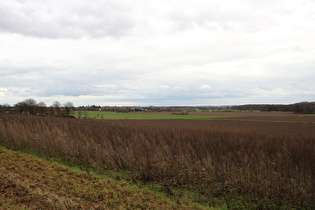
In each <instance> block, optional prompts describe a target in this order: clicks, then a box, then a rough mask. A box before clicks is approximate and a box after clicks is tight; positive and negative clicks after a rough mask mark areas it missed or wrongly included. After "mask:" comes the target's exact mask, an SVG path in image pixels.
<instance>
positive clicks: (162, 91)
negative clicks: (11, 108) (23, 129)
mask: <svg viewBox="0 0 315 210" xmlns="http://www.w3.org/2000/svg"><path fill="white" fill-rule="evenodd" d="M0 5H1V6H0V14H1V16H2V17H3V18H1V19H0V43H1V48H0V104H3V103H9V104H14V103H16V102H18V101H21V100H23V99H25V98H29V97H33V98H35V99H36V100H38V101H44V102H46V103H47V104H49V103H51V102H52V101H54V100H59V101H62V102H63V101H72V102H74V104H75V105H88V104H90V105H91V104H96V105H182V104H189V105H196V104H243V103H294V102H298V101H314V99H315V93H314V90H315V76H314V69H315V41H314V38H313V37H315V25H314V24H313V23H314V20H315V12H314V11H315V2H313V1H293V0H292V1H281V0H279V1H263V2H260V1H249V0H243V1H241V0H237V1H235V0H234V1H232V0H224V1H202V0H197V1H179V0H172V1H163V0H162V1H144V0H136V1H132V2H131V1H114V0H106V1H100V0H96V1H93V2H88V1H83V0H79V1H61V0H55V1H39V0H32V1H24V0H16V1H14V0H12V1H5V0H0Z"/></svg>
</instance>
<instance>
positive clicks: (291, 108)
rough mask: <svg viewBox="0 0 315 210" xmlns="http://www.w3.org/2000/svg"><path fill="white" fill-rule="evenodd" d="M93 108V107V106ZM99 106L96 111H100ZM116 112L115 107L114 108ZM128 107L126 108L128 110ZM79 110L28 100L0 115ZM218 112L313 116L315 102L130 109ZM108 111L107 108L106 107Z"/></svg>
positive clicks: (1, 107) (58, 113) (7, 107)
mask: <svg viewBox="0 0 315 210" xmlns="http://www.w3.org/2000/svg"><path fill="white" fill-rule="evenodd" d="M94 107H95V106H94ZM85 108H86V109H89V108H91V107H83V109H85ZM100 108H101V107H100V106H99V108H98V109H93V110H101V109H100ZM114 108H115V109H114V110H116V109H117V107H116V106H115V107H114ZM128 108H130V107H126V109H128ZM77 109H80V110H82V107H79V108H78V107H75V106H74V105H73V103H72V102H66V103H63V104H61V103H60V102H59V101H55V102H53V103H52V105H51V106H46V104H45V103H44V102H39V103H37V102H36V100H35V99H32V98H28V99H25V100H24V101H22V102H18V103H16V104H15V105H14V106H10V105H8V104H3V105H0V112H2V113H15V114H29V115H40V116H47V115H48V116H60V117H70V116H71V112H72V111H74V110H77ZM197 109H199V110H219V111H264V112H270V111H283V112H294V113H297V114H315V102H299V103H295V104H245V105H238V106H210V107H208V106H201V107H198V106H187V107H185V106H173V107H168V106H160V107H153V106H150V107H142V108H141V109H139V108H137V109H132V110H133V111H141V110H146V111H169V110H170V111H174V110H176V111H181V110H182V111H185V110H188V111H189V110H191V111H193V110H197ZM106 110H109V107H108V106H107V107H106Z"/></svg>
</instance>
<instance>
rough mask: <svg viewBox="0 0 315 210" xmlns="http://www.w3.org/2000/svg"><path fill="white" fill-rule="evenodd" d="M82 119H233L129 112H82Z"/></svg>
mask: <svg viewBox="0 0 315 210" xmlns="http://www.w3.org/2000/svg"><path fill="white" fill-rule="evenodd" d="M73 115H74V116H75V117H77V118H79V112H78V111H76V112H74V114H73ZM80 116H81V118H83V117H88V118H89V117H90V118H94V119H211V118H227V117H231V116H228V115H225V116H219V115H213V116H211V115H193V114H189V115H179V114H172V113H170V112H156V113H147V112H129V113H118V112H108V111H82V112H81V114H80Z"/></svg>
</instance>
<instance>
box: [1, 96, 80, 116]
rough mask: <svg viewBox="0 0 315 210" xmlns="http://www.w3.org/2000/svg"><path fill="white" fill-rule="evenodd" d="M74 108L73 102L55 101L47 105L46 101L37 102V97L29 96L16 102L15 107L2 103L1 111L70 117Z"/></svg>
mask: <svg viewBox="0 0 315 210" xmlns="http://www.w3.org/2000/svg"><path fill="white" fill-rule="evenodd" d="M73 110H74V105H73V103H72V102H69V101H68V102H66V103H63V104H61V103H60V102H59V101H54V102H53V103H52V104H51V105H50V106H47V105H46V103H44V102H39V103H37V102H36V100H35V99H33V98H28V99H25V100H24V101H21V102H18V103H16V104H15V105H14V106H13V107H11V106H9V105H8V104H4V105H0V111H1V112H8V113H18V114H29V115H39V116H46V115H49V116H57V117H62V116H63V117H69V116H70V115H71V112H72V111H73Z"/></svg>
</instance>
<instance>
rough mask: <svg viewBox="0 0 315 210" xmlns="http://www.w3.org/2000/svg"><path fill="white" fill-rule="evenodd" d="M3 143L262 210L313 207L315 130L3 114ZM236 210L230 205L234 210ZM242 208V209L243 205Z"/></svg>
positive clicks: (261, 123) (307, 125) (267, 122)
mask: <svg viewBox="0 0 315 210" xmlns="http://www.w3.org/2000/svg"><path fill="white" fill-rule="evenodd" d="M0 117H1V118H0V119H1V121H0V141H1V143H2V144H3V145H6V146H7V147H9V148H13V149H25V148H27V149H28V150H33V151H34V152H42V153H45V154H46V155H49V156H55V157H62V158H64V159H66V160H68V161H71V162H73V163H75V164H79V165H85V166H89V167H92V168H94V169H96V170H98V171H106V170H108V169H114V170H120V171H124V170H128V171H131V172H133V176H132V179H134V180H135V181H137V180H140V181H142V182H156V183H163V184H164V185H167V186H183V187H186V188H193V189H195V190H198V191H199V192H200V193H201V194H202V195H203V196H202V197H200V201H202V202H208V203H209V204H211V202H210V201H211V198H213V197H222V198H224V199H225V200H226V203H227V205H234V206H235V204H236V203H237V202H241V203H242V205H250V206H253V207H257V208H270V207H271V208H272V207H286V208H293V207H294V208H313V209H314V208H315V204H314V196H315V190H314V189H315V182H314V175H315V174H314V173H315V155H314V151H315V138H314V137H315V136H314V123H312V122H305V121H301V122H298V121H294V120H290V121H288V120H287V118H282V120H279V119H280V118H274V120H271V119H270V116H265V118H264V117H261V118H248V116H247V117H244V118H239V119H238V120H237V121H236V120H235V119H234V120H189V121H186V120H140V121H139V120H138V121H137V120H125V121H117V120H116V121H99V120H76V119H53V118H39V117H30V116H8V115H0ZM229 207H230V208H232V206H229ZM243 207H244V206H243Z"/></svg>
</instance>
